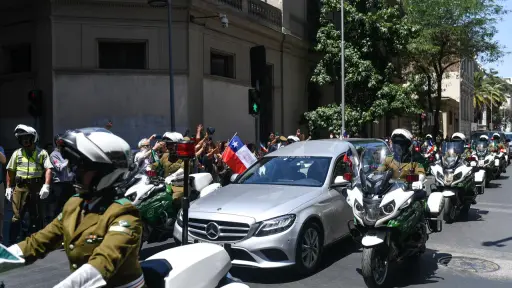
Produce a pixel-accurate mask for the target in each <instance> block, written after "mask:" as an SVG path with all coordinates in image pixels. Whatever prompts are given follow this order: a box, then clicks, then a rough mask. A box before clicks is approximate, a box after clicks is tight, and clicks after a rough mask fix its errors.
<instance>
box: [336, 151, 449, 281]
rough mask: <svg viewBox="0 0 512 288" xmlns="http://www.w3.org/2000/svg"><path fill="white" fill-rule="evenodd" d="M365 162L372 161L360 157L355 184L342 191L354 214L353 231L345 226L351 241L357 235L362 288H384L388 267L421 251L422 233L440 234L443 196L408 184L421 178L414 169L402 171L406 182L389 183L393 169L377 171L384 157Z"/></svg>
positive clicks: (338, 180) (423, 248) (391, 181)
mask: <svg viewBox="0 0 512 288" xmlns="http://www.w3.org/2000/svg"><path fill="white" fill-rule="evenodd" d="M368 152H369V150H367V151H365V152H363V153H368ZM367 159H371V157H364V156H363V157H362V162H361V169H360V171H361V172H360V183H357V184H356V185H355V186H354V187H353V188H349V189H347V202H348V204H349V206H350V207H352V209H353V213H354V220H353V222H354V227H351V225H350V223H351V222H352V220H350V221H349V223H348V225H349V228H350V229H351V234H352V236H353V237H354V238H356V240H358V239H357V237H355V236H354V235H361V236H362V238H361V244H362V246H363V253H362V261H361V266H362V267H361V270H362V276H363V278H364V281H365V283H366V285H367V286H368V287H385V286H387V285H388V284H389V281H390V280H389V279H390V278H393V277H390V276H389V274H390V273H388V271H390V270H389V269H390V268H389V267H390V265H394V264H395V263H400V262H402V261H403V260H405V259H407V258H410V257H414V256H419V255H421V254H422V253H424V252H425V250H426V246H425V243H426V241H427V240H428V237H429V236H428V232H427V229H428V230H430V231H431V232H441V231H442V222H441V221H440V220H437V219H436V217H438V216H439V214H440V213H441V211H442V208H443V195H442V193H431V194H430V196H428V197H427V193H426V191H425V190H424V189H420V190H415V189H413V183H414V182H416V183H418V181H419V180H420V177H419V175H417V174H413V173H414V171H407V170H406V171H402V172H403V173H407V176H406V181H405V182H403V181H400V180H394V179H392V177H393V171H392V170H387V171H379V169H377V167H384V166H383V165H384V161H385V157H381V163H375V162H374V161H373V163H368V162H367ZM376 164H378V165H376ZM340 177H341V176H340ZM342 181H343V179H336V180H335V182H342ZM420 183H421V182H420ZM422 185H423V184H421V186H422Z"/></svg>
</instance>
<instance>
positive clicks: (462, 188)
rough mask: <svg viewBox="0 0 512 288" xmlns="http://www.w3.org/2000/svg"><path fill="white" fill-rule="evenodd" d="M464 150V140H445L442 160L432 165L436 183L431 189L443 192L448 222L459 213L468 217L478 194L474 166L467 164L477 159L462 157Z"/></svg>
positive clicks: (444, 215)
mask: <svg viewBox="0 0 512 288" xmlns="http://www.w3.org/2000/svg"><path fill="white" fill-rule="evenodd" d="M464 150H465V145H464V142H463V141H455V142H444V143H443V146H442V152H443V155H442V157H441V160H440V161H438V162H437V163H436V165H435V166H433V167H432V174H433V175H434V178H435V184H432V185H431V190H432V191H436V192H441V193H442V194H443V196H444V198H445V201H444V208H443V218H444V220H445V221H446V222H447V223H452V222H454V221H455V219H456V217H457V216H458V215H461V216H464V217H466V216H467V215H468V213H469V209H470V207H471V204H472V203H475V200H476V196H477V195H478V193H477V189H476V187H475V180H476V179H475V175H474V173H473V168H472V167H471V166H469V165H468V164H466V163H467V162H468V161H469V162H471V161H473V160H475V159H474V158H473V157H471V156H470V157H469V158H468V159H462V158H463V157H464ZM479 175H480V174H479ZM478 180H481V179H478Z"/></svg>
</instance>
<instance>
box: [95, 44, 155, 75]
mask: <svg viewBox="0 0 512 288" xmlns="http://www.w3.org/2000/svg"><path fill="white" fill-rule="evenodd" d="M146 50H147V42H146V41H144V42H140V41H139V42H136V41H133V42H123V41H113V40H111V41H106V40H105V41H104V40H100V41H98V66H99V68H100V69H139V70H140V69H147V65H146V63H147V52H146Z"/></svg>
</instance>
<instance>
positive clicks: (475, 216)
mask: <svg viewBox="0 0 512 288" xmlns="http://www.w3.org/2000/svg"><path fill="white" fill-rule="evenodd" d="M487 214H489V211H487V210H482V209H477V208H471V209H469V212H468V215H467V216H466V217H462V216H461V217H459V220H458V221H459V222H473V221H485V220H484V218H483V217H482V215H487Z"/></svg>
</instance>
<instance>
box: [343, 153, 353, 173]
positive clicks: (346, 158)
mask: <svg viewBox="0 0 512 288" xmlns="http://www.w3.org/2000/svg"><path fill="white" fill-rule="evenodd" d="M343 162H346V163H348V166H349V167H350V170H352V160H350V157H348V156H347V154H345V156H343Z"/></svg>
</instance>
